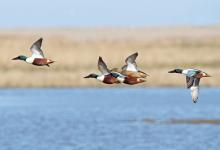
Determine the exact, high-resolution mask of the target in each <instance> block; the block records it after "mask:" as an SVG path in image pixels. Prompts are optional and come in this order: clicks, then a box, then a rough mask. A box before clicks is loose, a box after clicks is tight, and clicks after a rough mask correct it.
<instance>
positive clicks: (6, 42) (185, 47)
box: [0, 27, 220, 87]
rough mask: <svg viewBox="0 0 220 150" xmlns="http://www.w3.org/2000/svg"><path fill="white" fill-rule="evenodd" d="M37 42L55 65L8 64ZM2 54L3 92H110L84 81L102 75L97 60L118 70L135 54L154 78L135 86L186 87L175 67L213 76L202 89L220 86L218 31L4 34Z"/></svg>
mask: <svg viewBox="0 0 220 150" xmlns="http://www.w3.org/2000/svg"><path fill="white" fill-rule="evenodd" d="M39 37H43V38H44V42H43V50H44V53H45V55H46V56H47V57H49V58H51V59H53V60H55V61H57V62H56V63H55V64H53V65H51V67H50V68H48V67H36V66H32V65H29V64H25V63H24V62H20V61H12V60H10V59H11V58H13V57H15V56H17V55H20V54H26V55H28V56H29V55H30V52H29V47H30V45H31V44H32V43H33V41H35V40H36V39H38V38H39ZM0 51H1V55H0V58H1V59H0V73H1V79H0V86H1V87H86V86H104V87H112V86H115V85H110V86H109V85H104V84H102V83H99V82H97V81H95V80H92V79H91V80H89V79H84V78H83V77H84V76H85V75H87V74H89V73H92V72H93V73H99V72H98V70H97V59H98V56H102V57H103V59H104V60H105V61H106V63H107V64H108V66H109V68H112V67H120V66H122V65H123V64H124V59H125V58H126V57H127V56H128V55H130V54H132V53H134V52H136V51H137V52H139V56H138V59H137V63H138V66H139V68H140V69H141V70H143V71H145V72H146V73H148V74H149V75H150V77H149V79H148V82H146V83H144V84H140V85H137V86H184V83H185V78H184V77H182V76H180V75H179V76H178V75H174V74H168V73H167V71H168V70H170V69H173V68H177V67H178V68H198V69H202V70H204V71H206V72H207V73H209V74H210V75H212V76H213V77H212V78H207V79H204V80H202V82H201V84H202V85H206V86H219V85H220V69H219V66H220V27H194V28H192V27H188V28H67V29H13V30H0ZM117 86H118V85H117ZM120 86H122V87H124V86H125V85H120ZM137 86H136V87H137ZM128 87H129V86H128Z"/></svg>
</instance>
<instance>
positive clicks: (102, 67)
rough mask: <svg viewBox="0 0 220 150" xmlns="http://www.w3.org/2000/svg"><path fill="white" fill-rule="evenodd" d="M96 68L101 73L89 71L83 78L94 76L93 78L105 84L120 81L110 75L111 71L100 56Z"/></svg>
mask: <svg viewBox="0 0 220 150" xmlns="http://www.w3.org/2000/svg"><path fill="white" fill-rule="evenodd" d="M98 69H99V71H100V72H101V75H97V74H94V73H91V74H89V75H88V76H85V77H84V78H94V79H97V80H99V81H101V82H103V83H105V84H114V83H120V81H118V79H117V78H115V77H114V76H112V74H111V71H110V70H109V69H108V68H107V65H106V63H105V62H104V61H103V59H102V57H99V60H98Z"/></svg>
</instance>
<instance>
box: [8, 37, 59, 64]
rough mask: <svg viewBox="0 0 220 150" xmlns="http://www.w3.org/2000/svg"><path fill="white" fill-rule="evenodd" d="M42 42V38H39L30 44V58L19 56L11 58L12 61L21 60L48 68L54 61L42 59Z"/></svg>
mask: <svg viewBox="0 0 220 150" xmlns="http://www.w3.org/2000/svg"><path fill="white" fill-rule="evenodd" d="M42 41H43V38H40V39H38V40H37V41H35V42H34V43H33V44H32V46H31V48H30V51H31V53H32V55H31V56H30V57H27V56H24V55H19V56H17V57H15V58H12V60H22V61H25V62H27V63H29V64H32V65H35V66H48V67H49V66H50V64H52V63H54V62H55V61H53V60H51V59H48V58H45V57H44V53H43V51H42V49H41V45H42Z"/></svg>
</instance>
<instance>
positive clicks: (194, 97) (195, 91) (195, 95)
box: [190, 86, 199, 103]
mask: <svg viewBox="0 0 220 150" xmlns="http://www.w3.org/2000/svg"><path fill="white" fill-rule="evenodd" d="M190 90H191V96H192V100H193V102H194V103H196V102H197V100H198V97H199V86H192V87H191V88H190Z"/></svg>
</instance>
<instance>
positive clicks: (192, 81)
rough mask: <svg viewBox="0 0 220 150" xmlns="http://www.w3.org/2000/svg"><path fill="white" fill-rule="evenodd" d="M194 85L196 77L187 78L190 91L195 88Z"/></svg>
mask: <svg viewBox="0 0 220 150" xmlns="http://www.w3.org/2000/svg"><path fill="white" fill-rule="evenodd" d="M193 83H194V77H188V76H186V87H187V88H188V89H189V88H191V87H192V86H193Z"/></svg>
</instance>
